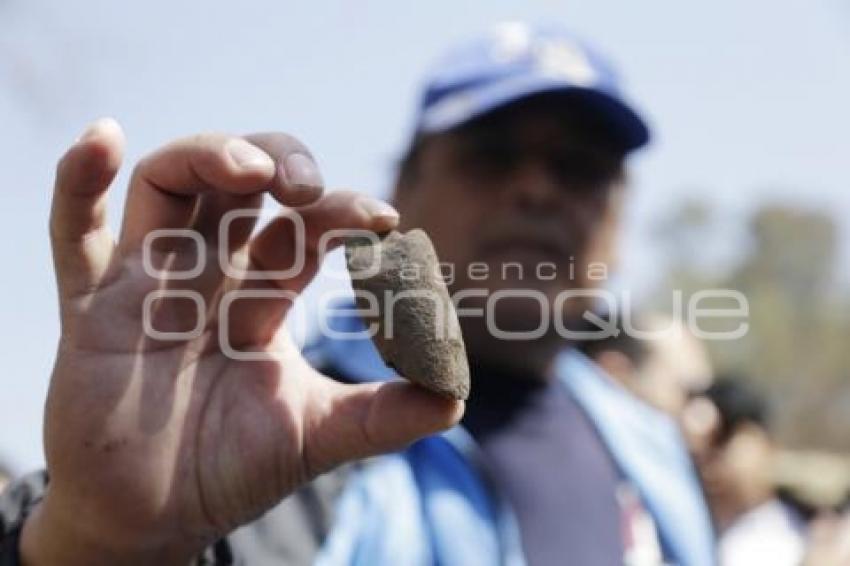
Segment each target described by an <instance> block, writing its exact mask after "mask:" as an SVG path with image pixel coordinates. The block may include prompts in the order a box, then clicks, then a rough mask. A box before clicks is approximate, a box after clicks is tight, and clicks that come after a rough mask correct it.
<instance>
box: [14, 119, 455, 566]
mask: <svg viewBox="0 0 850 566" xmlns="http://www.w3.org/2000/svg"><path fill="white" fill-rule="evenodd" d="M123 145H124V141H123V134H122V132H121V130H120V127H119V126H118V124H116V123H115V122H114V121H112V120H100V121H98V122H96V123H95V124H93V125H92V126H91V127H90V128H89V129H88V130H87V132H86V133H85V134H84V135H83V136H82V138H81V139H80V140H79V141H78V142H77V143H75V144H74V145H73V146H72V147H71V148H70V149H69V150H68V152H67V153H66V154H65V156H64V157H63V158H62V160H61V161H60V163H59V166H58V171H57V176H56V187H55V193H54V197H53V208H52V213H51V222H50V232H51V239H52V244H53V253H54V264H55V269H56V275H57V280H58V288H59V299H60V311H61V322H62V325H61V328H62V330H61V339H60V342H59V347H58V353H57V358H56V364H55V369H54V372H53V375H52V378H51V383H50V391H49V395H48V400H47V408H46V418H45V450H46V456H47V463H48V471H49V473H50V485H49V488H48V491H47V493H46V495H45V499H44V500H43V501H42V503H41V504H40V505H39V507H38V508H37V509H36V511H35V512H34V513H33V515H32V516H31V517H30V519H29V520H28V521H27V523H26V525H25V527H24V531H23V538H22V552H23V556H24V559H25V561H26V562H27V563H31V564H47V563H56V562H60V561H61V563H63V564H72V563H76V562H79V563H84V564H88V565H92V564H99V563H108V564H115V563H121V564H133V563H144V564H149V563H152V562H153V561H154V560H156V561H157V562H158V563H163V562H174V563H179V562H184V563H185V561H187V560H188V559H189V558H190V557H191V556H193V555H194V554H196V553H197V552H198V551H199V550H200V549H202V548H203V547H204V546H205V545H206V544H209V542H211V541H212V540H214V539H216V538H217V537H220V536H222V535H224V534H226V533H228V532H229V531H231V530H232V529H234V528H235V527H237V526H239V525H241V524H243V523H246V522H248V521H250V520H252V519H253V518H255V517H257V516H258V515H260V514H261V513H263V512H264V511H266V510H267V509H269V508H271V507H272V506H274V505H275V504H276V503H278V502H279V501H280V500H281V499H282V498H284V497H285V496H286V495H287V494H289V493H291V492H292V491H293V490H294V489H295V488H297V487H298V486H299V485H301V484H303V483H304V482H306V481H308V480H310V479H311V478H312V477H314V476H316V475H317V474H319V473H321V472H323V471H326V470H328V469H330V468H332V467H334V466H336V465H338V464H340V463H342V462H345V461H348V460H353V459H357V458H363V457H366V456H369V455H374V454H377V453H381V452H386V451H390V450H394V449H398V448H400V447H403V446H404V445H406V444H408V443H410V442H412V441H414V440H416V439H417V438H420V437H422V436H425V435H428V434H431V433H434V432H437V431H439V430H442V429H445V428H447V427H449V426H451V425H452V424H454V423H455V422H457V420H458V419H459V418H460V414H461V413H462V410H463V406H462V404H461V403H458V402H454V401H450V400H447V399H444V398H442V397H439V396H436V395H434V394H431V393H429V392H426V391H425V390H423V389H420V388H418V387H416V386H414V385H411V384H408V383H402V382H394V383H386V384H369V385H356V386H352V385H342V384H339V383H337V382H334V381H332V380H330V379H328V378H326V377H324V376H322V375H320V374H319V373H318V372H316V371H315V370H314V369H312V368H311V367H310V366H309V365H308V364H307V363H306V362H305V360H304V359H303V358H302V357H301V355H300V352H299V350H298V349H297V347H296V346H295V345H294V344H293V342H292V341H291V339H290V337H289V336H288V335H287V333H286V331H285V329H284V328H283V326H282V323H283V321H284V319H285V317H286V313H287V311H288V309H289V307H290V306H291V302H292V298H293V297H294V296H296V295H297V294H299V293H300V292H301V291H302V290H303V289H304V287H305V286H306V285H307V284H308V283H309V282H310V280H311V279H312V277H313V276H314V275H315V273H316V272H317V270H318V268H319V265H320V262H321V257H319V256H320V254H319V253H318V252H317V250H316V246H317V244H318V242H319V238H320V237H321V235H322V234H323V233H325V232H326V231H327V230H331V229H338V228H340V229H341V228H347V229H365V230H373V231H384V230H388V229H390V228H392V227H394V226H395V225H396V223H397V221H398V216H397V213H395V211H394V210H393V209H392V208H391V207H389V206H388V205H385V204H384V203H381V202H379V201H375V200H373V199H370V198H367V197H365V196H361V195H357V194H355V193H349V192H335V193H330V194H328V195H324V196H323V195H322V190H321V179H320V177H319V174H318V170H317V169H316V165H315V163H314V161H313V160H312V158H311V157H310V154H309V152H308V151H307V149H306V148H305V147H304V146H303V145H301V144H300V143H299V142H298V141H297V140H295V139H293V138H292V137H289V136H287V135H284V134H258V135H252V136H246V137H244V138H240V137H235V136H228V135H222V134H203V135H197V136H194V137H191V138H186V139H182V140H179V141H176V142H173V143H171V144H169V145H167V146H165V147H163V148H162V149H159V150H158V151H156V152H154V153H153V154H151V155H149V156H148V157H146V158H145V159H143V160H142V161H141V162H140V163H139V164H138V165H137V166H136V168H135V169H134V171H133V174H132V178H131V180H130V184H129V188H128V193H127V201H126V208H125V214H124V220H123V226H122V230H121V233H120V236H119V237H118V239H117V241H116V240H115V239H114V238H113V236H112V235H111V234H110V231H109V229H108V227H107V223H106V217H105V216H106V212H105V211H106V192H107V188H108V186H109V185H110V183H111V182H112V181H113V179H114V177H115V175H116V173H117V171H118V169H119V166H120V164H121V160H122V152H123ZM266 192H267V193H269V194H270V195H271V196H272V197H273V198H274V199H276V200H277V201H278V202H279V203H281V204H282V205H284V206H286V207H288V208H287V210H297V211H298V213H299V214H300V215H301V217H302V218H303V220H304V226H305V235H306V236H305V240H306V255H305V262H304V268H303V269H302V270H300V272H298V273H297V274H295V275H294V276H292V277H289V278H286V279H274V280H265V281H264V280H255V279H250V278H247V277H245V272H246V270H255V271H256V270H261V271H275V270H278V271H280V270H285V269H287V268H289V267H290V266H291V265H292V264H293V259H294V254H295V253H296V238H295V236H294V230H293V223H292V221H291V220H290V219H288V218H286V217H283V216H280V217H277V218H276V219H274V220H273V221H272V222H270V223H269V224H268V225H266V226H265V227H263V228H262V229H261V230H260V231H259V232H256V233H252V229H253V228H254V221H253V220H252V219H246V218H242V219H239V220H237V221H235V222H233V224H232V225H231V229H230V230H229V233H228V234H227V235H226V239H227V242H222V241H219V226H220V224H221V221H222V218H223V217H224V216H225V215H226V213H227V212H228V211H231V210H236V209H250V210H258V209H259V208H260V207H261V201H262V198H263V194H264V193H266ZM187 228H188V229H191V230H194V231H196V232H197V233H198V234H200V235H201V237H202V238H203V244H204V245H203V246H198V245H196V243H193V242H192V241H190V240H187V239H186V238H182V239H179V238H158V239H156V240H155V241H153V242H146V240H145V239H146V236H147V235H148V234H151V233H152V231H154V230H159V229H187ZM146 245H148V246H149V249H150V262H151V263H152V264H153V267H155V268H156V269H158V270H160V271H159V273H158V275H156V276H152V274H151V273H149V272H150V269H146V268H145V266H144V262H143V260H144V254H143V247H144V246H146ZM224 245H226V246H227V249H228V250H230V254H229V260H230V264H231V265H233V266H234V267H235V268H236V270H237V271H236V272H235V273H228V274H225V273H224V272H223V271H222V269H221V266H220V264H219V261H218V254H219V250H220V248H221V247H222V246H224ZM199 248H200V250H199ZM199 251H200V253H199ZM198 262H202V263H203V264H204V267H203V269H202V270H201V273H200V274H198V275H197V277H193V278H191V279H173V278H169V276H173V275H175V274H177V275H179V274H180V272H183V273H185V272H186V271H187V270H191V269H192V267H193V266H196V265H198ZM158 289H167V290H170V291H171V290H177V291H180V292H183V293H184V294H185V293H187V292H189V293H194V295H193V296H194V297H196V298H197V297H200V298H202V299H203V300H202V302H201V306H202V307H203V309H201V310H203V311H204V313H205V314H204V316H202V317H201V321H200V328H199V330H200V332H198V333H197V335H196V336H193V337H190V338H183V339H179V340H173V339H170V340H163V339H156V338H152V337H151V336H150V332H146V331H145V327H144V324H143V322H144V321H143V312H144V309H145V307H146V306H147V307H149V308H150V327H152V328H154V329H156V330H157V331H159V332H164V331H168V332H184V333H185V332H191V330H192V329H193V328H194V327H195V326H196V322H198V312H197V309H196V306H197V305H196V303H195V302H193V301H192V300H189V299H187V298H185V297H184V298H173V297H170V298H169V297H163V298H160V299H158V300H156V301H153V302H150V303H148V304H147V305H146V304H145V299H146V297H148V296H149V294H150V293H151V292H152V291H156V290H158ZM234 290H243V291H261V292H269V291H285V292H287V293H290V295H289V296H288V297H287V296H283V295H285V293H279V294H280V295H282V296H281V297H278V298H276V299H269V298H263V299H256V298H255V299H250V298H243V299H240V300H237V301H233V302H232V303H230V304H229V308H228V312H229V319H228V321H227V324H224V321H223V320H222V319H221V318H220V317H219V316H218V313H219V307H220V305H221V304H222V301H223V300H224V297H226V296H227V295H226V293H228V292H230V291H234ZM223 338H227V340H228V342H229V344H230V345H231V346H232V347H233V348H234V349H236V350H238V351H242V352H244V351H249V352H255V353H257V352H262V353H263V354H264V355H265V358H266V359H264V360H262V361H239V360H236V359H233V356H230V355H227V349H226V348H225V343H224V342H223V340H222V339H223ZM281 536H286V533H281Z"/></svg>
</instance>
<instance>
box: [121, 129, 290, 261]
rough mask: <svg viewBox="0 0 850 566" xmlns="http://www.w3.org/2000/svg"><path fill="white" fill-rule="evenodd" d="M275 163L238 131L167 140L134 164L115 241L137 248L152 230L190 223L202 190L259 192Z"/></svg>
mask: <svg viewBox="0 0 850 566" xmlns="http://www.w3.org/2000/svg"><path fill="white" fill-rule="evenodd" d="M275 169H276V166H275V162H274V160H273V159H272V158H271V157H270V156H269V155H268V153H266V152H265V151H263V150H262V149H260V148H259V147H257V146H256V145H253V144H251V143H250V142H248V141H246V140H245V139H243V138H240V137H237V136H231V135H227V134H200V135H196V136H192V137H189V138H183V139H180V140H177V141H175V142H172V143H170V144H168V145H166V146H164V147H163V148H161V149H159V150H157V151H155V152H154V153H152V154H150V155H149V156H147V157H146V158H144V159H142V160H141V161H140V162H139V163H138V165H136V168H135V169H134V170H133V175H132V177H131V180H130V187H129V189H128V193H127V202H126V205H125V210H124V224H123V226H122V230H121V238H120V242H119V246H120V247H121V248H122V249H125V250H126V249H137V248H138V247H139V246H141V244H142V241H143V240H144V238H145V236H146V235H147V234H149V233H150V232H151V231H153V230H156V229H161V228H185V227H188V226H190V224H191V223H192V222H193V221H194V217H195V215H196V214H197V209H198V202H199V201H198V196H199V195H201V194H203V193H205V192H207V191H221V192H224V193H229V194H232V195H244V196H246V197H247V196H251V195H254V194H256V193H259V192H261V191H263V190H264V189H265V188H266V187H268V186H269V184H270V183H271V181H272V179H274V177H275Z"/></svg>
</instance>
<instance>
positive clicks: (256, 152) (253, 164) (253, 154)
mask: <svg viewBox="0 0 850 566" xmlns="http://www.w3.org/2000/svg"><path fill="white" fill-rule="evenodd" d="M225 148H226V149H227V153H228V154H229V155H230V157H232V158H233V161H235V162H236V164H237V165H239V167H241V168H242V169H262V170H266V169H272V170H274V161H272V158H271V157H269V155H268V154H267V153H266V152H265V151H263V150H262V149H260V148H258V147H256V146H254V145H252V144H250V143H248V142H246V141H245V140H243V139H239V138H234V139H232V140H230V141H229V142H227V145H226V146H225Z"/></svg>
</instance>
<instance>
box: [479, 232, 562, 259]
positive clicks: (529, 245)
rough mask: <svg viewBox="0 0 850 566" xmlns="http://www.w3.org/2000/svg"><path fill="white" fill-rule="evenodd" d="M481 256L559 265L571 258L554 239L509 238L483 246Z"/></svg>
mask: <svg viewBox="0 0 850 566" xmlns="http://www.w3.org/2000/svg"><path fill="white" fill-rule="evenodd" d="M483 255H484V256H485V257H487V258H499V259H515V260H516V261H527V260H529V259H538V260H541V261H550V262H554V263H561V262H564V261H569V260H570V258H571V257H572V254H571V253H570V250H569V249H568V247H567V246H565V245H563V244H561V243H560V242H558V241H557V240H555V239H554V238H529V237H521V238H510V239H504V240H499V241H495V242H492V243H489V244H487V245H485V246H483Z"/></svg>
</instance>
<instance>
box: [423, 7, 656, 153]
mask: <svg viewBox="0 0 850 566" xmlns="http://www.w3.org/2000/svg"><path fill="white" fill-rule="evenodd" d="M567 92H569V93H571V97H570V98H572V99H576V98H577V99H580V100H582V102H584V103H585V104H586V107H587V108H588V109H591V110H592V111H598V113H599V116H600V117H601V118H602V123H603V124H605V126H606V127H609V128H610V133H611V135H612V137H613V138H614V139H616V140H618V141H619V142H620V143H621V144H622V147H623V148H624V149H625V150H626V151H631V150H634V149H637V148H639V147H641V146H643V145H645V144H646V143H647V142H648V141H649V128H648V127H647V126H646V124H645V122H644V121H643V120H642V119H641V117H640V116H639V115H638V113H637V112H636V111H635V110H634V109H633V108H632V107H631V106H630V105H629V104H628V103H627V102H626V101H625V99H624V96H623V94H622V91H621V89H620V84H619V79H618V77H617V75H616V72H615V71H614V68H613V66H612V65H611V64H610V63H609V62H608V61H607V60H606V59H605V58H604V57H603V56H602V55H600V54H599V53H598V52H597V51H596V50H595V49H593V48H592V47H591V46H589V45H588V44H587V43H585V42H584V41H582V40H580V39H579V38H577V37H576V36H575V35H573V34H571V33H569V32H568V31H567V30H565V29H563V28H561V27H559V26H555V25H532V24H527V23H523V22H506V23H502V24H499V25H497V26H495V27H494V28H493V29H492V30H490V31H489V32H487V33H486V34H485V35H483V36H481V37H477V38H475V39H473V40H471V41H468V42H465V43H463V44H460V45H457V46H455V47H454V48H452V49H450V50H449V51H448V52H447V53H445V54H444V55H443V56H442V57H441V58H440V59H439V60H438V61H437V64H436V65H435V67H434V71H433V72H432V73H431V74H430V76H429V77H428V78H427V80H426V83H425V89H424V93H423V96H422V100H421V101H420V106H419V114H418V116H417V119H416V127H415V135H417V136H418V135H422V134H434V133H439V132H445V131H447V130H450V129H452V128H455V127H457V126H460V125H462V124H465V123H466V122H469V121H470V120H473V119H475V118H478V117H481V116H484V115H486V114H488V113H490V112H492V111H494V110H498V109H500V108H503V107H505V106H507V105H509V104H512V103H515V102H519V101H521V100H524V99H526V98H529V97H532V96H534V95H538V94H544V93H567Z"/></svg>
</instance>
